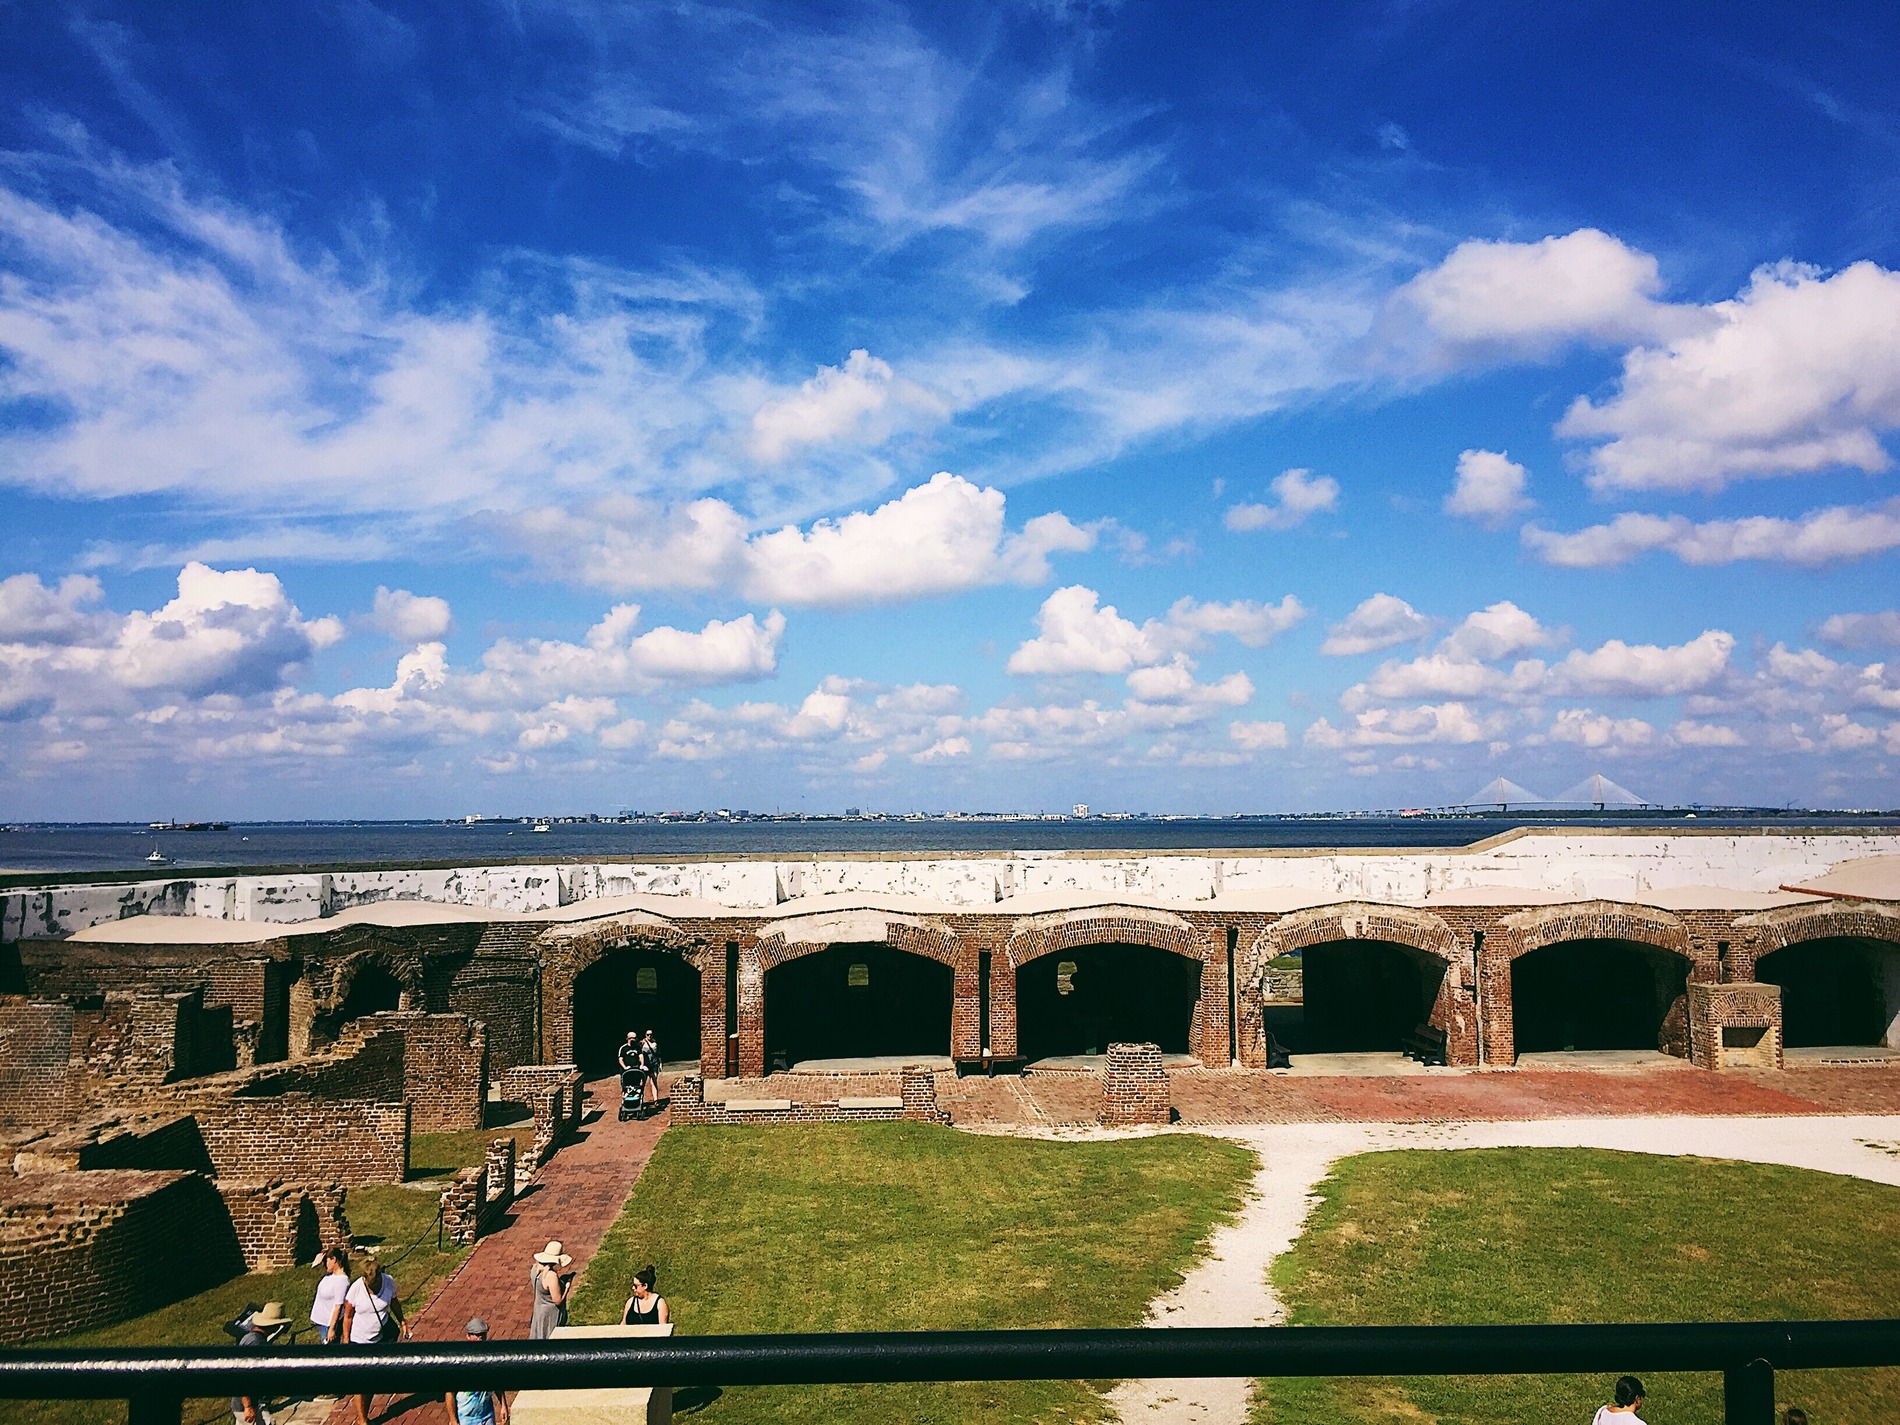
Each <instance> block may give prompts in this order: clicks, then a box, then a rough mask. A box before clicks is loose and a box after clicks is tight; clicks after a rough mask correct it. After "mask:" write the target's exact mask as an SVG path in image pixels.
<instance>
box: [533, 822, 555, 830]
mask: <svg viewBox="0 0 1900 1425" xmlns="http://www.w3.org/2000/svg"><path fill="white" fill-rule="evenodd" d="M534 829H535V830H536V831H547V830H550V829H551V828H550V827H549V826H548V824H547V823H546V822H545V821H537V822H536V823H535V824H534Z"/></svg>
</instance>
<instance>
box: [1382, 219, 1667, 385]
mask: <svg viewBox="0 0 1900 1425" xmlns="http://www.w3.org/2000/svg"><path fill="white" fill-rule="evenodd" d="M1661 290H1662V277H1661V273H1660V272H1659V270H1658V268H1657V265H1656V259H1655V258H1653V257H1651V256H1650V255H1649V254H1648V253H1645V252H1638V251H1637V250H1635V249H1634V248H1631V247H1628V246H1626V245H1624V244H1623V243H1622V242H1619V241H1618V240H1617V239H1616V238H1613V237H1611V236H1610V235H1609V234H1608V233H1604V232H1599V231H1598V230H1597V229H1595V228H1579V229H1578V230H1577V231H1575V232H1572V233H1565V234H1563V235H1562V236H1560V237H1547V238H1543V239H1540V240H1539V241H1537V242H1487V241H1484V240H1481V239H1476V238H1474V239H1471V240H1469V241H1466V242H1462V243H1460V244H1459V245H1458V246H1457V247H1456V248H1454V249H1453V250H1452V252H1451V254H1450V255H1449V256H1448V257H1446V258H1445V260H1444V261H1443V262H1441V263H1439V264H1438V266H1436V267H1433V268H1430V269H1428V270H1426V271H1424V272H1421V273H1420V274H1419V275H1418V276H1416V277H1414V278H1412V280H1411V281H1409V282H1407V283H1406V284H1405V285H1404V286H1402V287H1400V288H1399V289H1398V290H1397V291H1396V292H1395V293H1393V295H1392V297H1391V299H1390V300H1389V302H1388V303H1387V308H1386V318H1387V321H1386V326H1387V329H1388V340H1390V341H1392V342H1394V343H1398V344H1401V345H1402V346H1413V347H1422V348H1424V350H1422V351H1419V352H1417V353H1415V354H1414V359H1415V360H1419V361H1421V362H1423V363H1424V364H1428V365H1442V364H1448V363H1450V362H1451V361H1453V360H1459V359H1465V360H1468V359H1470V358H1471V356H1473V355H1474V354H1475V355H1484V354H1494V355H1498V356H1502V355H1507V354H1528V355H1533V356H1535V355H1542V354H1545V353H1548V352H1551V351H1553V350H1555V349H1556V348H1557V347H1559V346H1561V345H1562V344H1564V343H1565V342H1569V341H1573V340H1577V339H1590V340H1597V341H1628V340H1637V339H1641V338H1644V337H1647V336H1651V335H1653V334H1655V333H1656V332H1658V331H1659V330H1664V329H1671V328H1674V327H1677V326H1679V325H1681V323H1682V321H1683V317H1682V315H1681V311H1680V309H1677V308H1671V307H1669V306H1667V305H1665V304H1663V303H1661V302H1659V301H1658V300H1657V295H1658V293H1660V291H1661Z"/></svg>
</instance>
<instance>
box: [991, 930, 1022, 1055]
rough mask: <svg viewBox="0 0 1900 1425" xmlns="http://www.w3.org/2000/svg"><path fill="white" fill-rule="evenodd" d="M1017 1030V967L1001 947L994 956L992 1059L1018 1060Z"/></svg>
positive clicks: (1018, 1040) (992, 958)
mask: <svg viewBox="0 0 1900 1425" xmlns="http://www.w3.org/2000/svg"><path fill="white" fill-rule="evenodd" d="M1020 1043H1021V1040H1020V1039H1019V1037H1018V1034H1017V1028H1016V967H1015V966H1014V965H1012V964H1010V962H1009V955H1008V953H1007V952H1006V951H1005V950H1004V949H1003V947H1002V946H1000V945H999V946H997V947H996V949H995V951H994V952H993V953H992V954H991V955H990V1057H991V1058H992V1059H1014V1058H1015V1057H1016V1056H1017V1055H1018V1054H1020V1053H1021V1052H1022V1050H1021V1049H1020V1048H1019V1047H1018V1046H1019V1045H1020Z"/></svg>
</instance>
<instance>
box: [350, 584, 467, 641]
mask: <svg viewBox="0 0 1900 1425" xmlns="http://www.w3.org/2000/svg"><path fill="white" fill-rule="evenodd" d="M454 622H455V620H454V618H453V617H452V616H451V614H450V611H449V601H448V600H447V599H442V598H437V597H436V596H435V595H433V594H412V593H410V592H409V591H408V590H407V589H389V588H385V587H383V586H382V585H380V584H378V585H377V586H376V596H375V600H374V602H373V603H372V604H371V606H370V612H369V618H368V623H369V625H370V627H371V628H374V629H376V630H378V631H379V632H382V633H386V634H388V635H389V636H390V637H391V638H393V639H395V640H396V641H397V642H398V643H427V642H429V641H430V640H431V639H437V638H441V637H442V636H443V635H444V634H446V633H447V632H448V631H449V629H450V628H451V627H452V626H453V624H454Z"/></svg>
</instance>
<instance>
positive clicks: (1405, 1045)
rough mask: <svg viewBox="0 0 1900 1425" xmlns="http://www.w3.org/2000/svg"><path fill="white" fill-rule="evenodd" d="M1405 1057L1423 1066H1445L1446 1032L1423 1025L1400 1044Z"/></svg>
mask: <svg viewBox="0 0 1900 1425" xmlns="http://www.w3.org/2000/svg"><path fill="white" fill-rule="evenodd" d="M1399 1047H1400V1048H1402V1049H1403V1050H1404V1051H1405V1057H1406V1058H1408V1059H1416V1060H1418V1061H1419V1063H1421V1064H1443V1063H1446V1062H1448V1061H1447V1060H1446V1058H1445V1031H1444V1030H1442V1029H1437V1028H1434V1027H1433V1026H1431V1025H1429V1024H1421V1025H1419V1026H1418V1027H1417V1028H1415V1029H1414V1030H1413V1031H1412V1032H1411V1033H1410V1034H1408V1035H1406V1036H1405V1038H1404V1040H1403V1041H1402V1042H1401V1043H1400V1046H1399Z"/></svg>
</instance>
